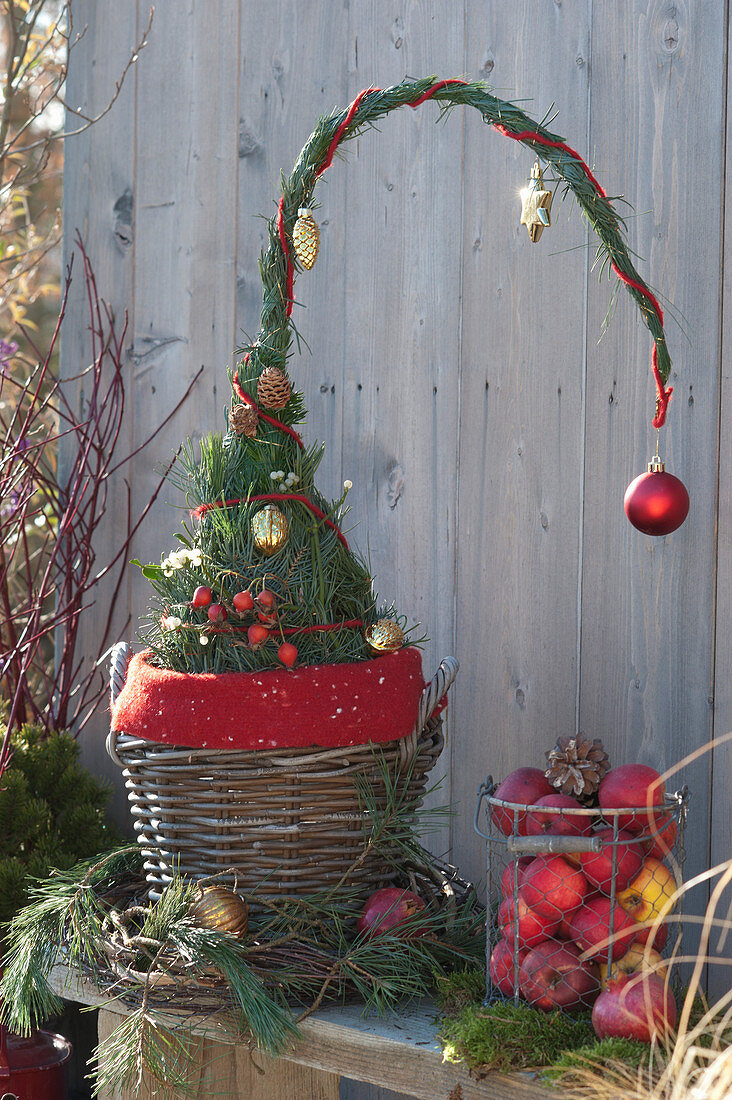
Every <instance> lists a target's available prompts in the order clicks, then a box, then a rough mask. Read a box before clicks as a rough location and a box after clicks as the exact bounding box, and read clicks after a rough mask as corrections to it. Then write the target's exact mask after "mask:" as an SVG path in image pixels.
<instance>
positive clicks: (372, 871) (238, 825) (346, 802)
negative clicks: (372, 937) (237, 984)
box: [107, 643, 459, 908]
mask: <svg viewBox="0 0 732 1100" xmlns="http://www.w3.org/2000/svg"><path fill="white" fill-rule="evenodd" d="M129 659H130V649H129V646H127V645H126V644H125V643H120V645H119V646H116V647H115V649H114V651H113V655H112V669H111V672H112V676H111V691H112V702H114V700H115V698H116V696H117V695H118V694H119V692H120V690H121V688H122V685H123V684H124V681H125V675H126V671H127V665H128V662H129ZM458 668H459V665H458V662H457V660H456V658H454V657H446V658H445V659H444V660H443V661H442V663H441V665H440V668H439V669H438V671H437V672H436V674H435V676H434V677H433V679H432V681H431V682H430V683H429V684H428V685H427V686H426V687H425V689H424V691H423V693H422V697H421V701H420V709H419V716H418V719H417V724H416V726H415V729H414V731H413V732H412V734H411V735H410V736H409V737H405V738H401V739H400V740H398V741H391V742H385V743H381V744H379V745H377V746H375V745H372V744H371V743H370V742H367V743H365V744H362V745H349V746H347V747H342V748H330V749H322V748H317V747H314V748H291V749H288V748H281V749H266V750H261V751H258V750H224V749H210V748H185V747H181V746H179V745H167V744H162V743H159V742H155V741H153V740H143V739H142V738H139V737H130V736H127V735H126V734H124V733H121V734H120V733H115V732H114V731H112V732H110V734H109V736H108V738H107V751H108V753H109V755H110V756H111V757H112V759H113V760H114V761H115V763H116V764H118V766H119V767H120V768H121V769H122V774H123V776H124V779H125V785H126V787H127V792H128V798H129V803H130V812H131V814H132V817H133V821H134V828H135V831H136V832H137V840H138V842H139V844H140V846H141V848H142V851H143V853H144V855H145V857H146V862H145V870H146V874H147V881H148V883H149V896H150V898H151V899H153V900H155V899H157V898H158V897H159V896H160V893H161V891H162V890H163V888H164V887H165V886H166V885H167V883H169V882H170V880H171V878H172V876H173V874H174V873H178V874H183V875H187V876H190V877H192V878H201V877H205V876H211V875H219V874H221V873H222V872H223V873H224V877H223V880H222V881H226V882H228V881H229V879H230V878H231V875H230V874H228V872H229V869H231V868H233V869H235V870H236V872H237V874H238V878H239V883H240V886H241V889H242V890H243V891H245V892H246V894H247V896H248V897H249V898H250V899H251V904H252V905H253V906H254V907H255V908H256V906H257V898H262V899H263V898H266V897H271V896H277V897H282V896H287V895H291V896H296V895H302V894H306V893H314V892H317V891H320V890H326V889H328V888H330V887H333V886H334V885H336V884H338V883H339V882H340V880H341V879H342V878H343V877H344V876H345V875H346V873H348V876H347V884H348V887H349V889H351V890H354V891H356V892H358V893H360V894H362V895H363V896H364V897H365V896H366V895H367V894H369V893H371V891H373V890H375V889H377V888H379V887H380V886H385V885H389V884H390V883H391V882H392V881H393V879H394V878H395V877H396V871H395V870H394V869H393V867H391V866H390V865H389V864H388V862H387V861H386V860H385V859H384V857H383V855H380V854H379V853H377V852H372V853H370V854H368V855H367V856H366V857H365V858H364V859H362V860H361V861H360V862H359V863H358V866H356V867H355V868H354V867H353V864H354V862H356V861H357V860H358V859H359V855H360V854H361V852H362V850H363V847H364V829H365V828H366V827H367V826H368V821H367V820H365V814H364V806H363V805H362V796H361V794H360V787H361V785H362V783H363V782H364V781H365V782H366V783H368V785H369V787H370V792H371V797H372V798H373V800H374V801H375V804H376V806H377V807H379V808H383V806H384V805H386V802H387V798H388V791H387V782H386V774H389V775H394V774H396V773H398V774H399V775H400V776H401V781H402V782H403V784H404V790H403V795H404V798H405V799H406V800H407V801H408V802H410V803H413V804H414V805H415V807H416V806H417V805H419V803H420V802H421V799H422V798H423V796H424V794H425V790H426V785H427V776H428V773H429V772H430V770H431V769H432V768H433V767H434V765H435V763H436V761H437V758H438V756H439V755H440V752H441V751H442V747H443V743H444V738H443V732H442V717H441V715H440V714H439V713H435V710H436V708H437V706H438V704H439V702H440V700H441V699H442V698H443V696H444V695H445V693H446V692H447V690H448V689H449V687H450V685H451V684H452V682H453V680H454V679H455V676H456V675H457V672H458ZM385 773H386V774H385ZM366 816H367V815H366ZM227 874H228V877H227ZM229 884H230V885H233V879H232V880H231V882H230V883H229Z"/></svg>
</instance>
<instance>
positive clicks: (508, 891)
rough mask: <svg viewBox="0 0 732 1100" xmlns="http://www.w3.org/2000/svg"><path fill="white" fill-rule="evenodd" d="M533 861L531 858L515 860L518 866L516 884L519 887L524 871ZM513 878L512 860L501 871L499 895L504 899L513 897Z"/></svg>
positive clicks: (523, 857)
mask: <svg viewBox="0 0 732 1100" xmlns="http://www.w3.org/2000/svg"><path fill="white" fill-rule="evenodd" d="M533 861H534V857H533V856H521V858H520V859H518V860H516V863H517V864H518V884H519V886H521V884H522V882H523V881H524V876H525V875H526V869H527V868H528V866H529V864H530V863H533ZM513 877H514V876H513V860H512V861H511V862H510V863H507V864H506V866H505V867H504V869H503V874H502V875H501V893H502V894H503V896H504V898H511V897H513V887H514V881H513Z"/></svg>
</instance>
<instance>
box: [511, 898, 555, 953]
mask: <svg viewBox="0 0 732 1100" xmlns="http://www.w3.org/2000/svg"><path fill="white" fill-rule="evenodd" d="M517 911H518V943H519V947H534V946H535V945H536V944H537V943H540V942H541V941H542V940H546V939H548V938H549V937H550V936H553V935H554V933H555V932H556V930H557V927H558V925H559V919H558V917H555V918H552V917H547V916H544V915H543V914H541V913H537V912H535V910H533V909H530V908H529V907H528V905H527V904H526V902H525V901H524V899H523V898H522V897H521V894H519V897H518V910H517V909H516V906H515V905H514V900H513V898H506V899H505V900H504V901H502V902H501V904H500V905H499V906H498V924H499V927H500V929H501V934H502V935H503V938H504V939H505V941H506V943H507V944H508V946H509V947H511V948H513V944H514V931H515V929H514V917H515V914H516V912H517Z"/></svg>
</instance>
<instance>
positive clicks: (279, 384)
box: [257, 367, 292, 409]
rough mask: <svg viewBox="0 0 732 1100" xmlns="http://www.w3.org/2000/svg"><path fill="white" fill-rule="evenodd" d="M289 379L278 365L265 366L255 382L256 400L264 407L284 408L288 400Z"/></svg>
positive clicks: (289, 390) (290, 391)
mask: <svg viewBox="0 0 732 1100" xmlns="http://www.w3.org/2000/svg"><path fill="white" fill-rule="evenodd" d="M291 393H292V387H291V386H290V380H289V378H288V377H287V375H286V374H285V372H284V371H282V370H280V368H279V367H265V368H264V370H263V371H262V373H261V374H260V376H259V380H258V382H257V400H258V401H259V404H260V405H262V406H263V407H264V408H265V409H284V407H285V405H286V404H287V402H288V401H289V400H290V394H291Z"/></svg>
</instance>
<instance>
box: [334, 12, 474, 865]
mask: <svg viewBox="0 0 732 1100" xmlns="http://www.w3.org/2000/svg"><path fill="white" fill-rule="evenodd" d="M349 34H350V41H351V48H352V52H351V58H352V71H351V73H350V74H349V99H350V98H352V97H353V96H355V95H356V94H357V93H358V92H359V91H360V90H361V89H362V88H364V87H368V86H370V85H372V84H376V85H377V86H378V87H388V86H389V85H390V84H395V83H398V82H399V81H400V80H401V79H402V78H403V76H404V74H405V73H409V74H413V75H415V76H421V75H423V74H425V73H430V72H433V73H435V74H436V75H438V76H441V77H442V76H444V77H448V76H453V75H455V74H460V73H462V71H463V68H464V50H465V43H464V26H463V19H462V11H461V10H460V7H459V6H458V7H457V8H456V9H455V10H454V12H453V14H452V17H451V18H449V19H444V20H438V19H435V18H434V16H433V15H432V14H431V13H430V12H429V11H428V10H427V9H425V8H424V7H422V6H421V5H398V6H397V7H396V8H394V7H393V5H391V4H388V3H386V2H384V0H373V2H371V3H367V4H359V5H351V10H350V13H349ZM463 116H464V112H463V110H462V109H460V110H458V111H456V112H455V114H454V115H453V116H452V117H451V118H450V119H449V120H448V121H447V122H446V123H445V124H444V125H436V122H437V108H436V106H435V105H434V104H431V103H425V104H424V105H423V106H421V107H419V108H418V109H417V110H415V111H412V110H409V109H408V108H402V109H401V110H400V111H397V112H393V113H392V114H391V115H390V116H389V117H388V118H387V119H385V120H384V122H383V124H381V125H380V127H379V132H366V133H364V134H363V135H362V136H361V137H360V138H359V139H358V140H357V141H356V142H352V143H351V148H350V151H349V152H348V154H347V160H348V163H347V164H334V166H333V168H332V169H331V172H332V173H333V174H335V173H338V174H340V175H343V176H344V177H346V202H345V208H344V209H343V211H342V215H341V216H342V217H343V218H344V219H345V220H346V237H345V252H344V257H343V263H344V295H343V298H342V305H341V306H340V308H341V309H342V310H343V324H344V341H345V346H344V358H343V367H342V379H343V381H342V398H341V406H340V411H339V415H340V417H341V418H342V421H343V456H342V463H343V475H344V476H345V477H348V478H350V479H351V480H352V481H353V486H354V488H353V491H352V494H351V505H352V509H353V511H352V515H353V518H354V522H355V523H357V524H358V526H357V527H356V530H355V531H354V533H353V538H354V541H355V543H356V545H358V546H359V547H360V549H361V550H362V552H364V553H368V555H369V558H370V563H371V569H372V572H373V576H374V578H375V586H376V591H377V592H378V594H379V597H380V599H381V600H382V601H383V602H384V603H388V602H390V601H392V600H393V601H394V603H395V605H396V606H397V607H398V608H399V610H400V611H401V612H402V613H403V614H404V615H406V616H407V618H408V620H409V622H410V623H420V624H421V627H420V629H419V630H417V632H416V635H417V636H419V635H420V634H421V633H424V634H426V635H427V636H428V641H427V642H426V643H425V645H424V652H423V665H424V673H425V676H426V677H427V678H429V677H431V676H432V674H433V673H434V671H435V669H436V668H437V667H438V665H439V662H440V660H441V659H442V657H444V656H445V655H446V654H448V653H452V652H453V651H454V645H455V638H454V607H453V578H454V571H455V503H456V497H457V491H456V490H457V473H456V455H457V437H458V397H459V389H458V385H459V325H460V260H461V257H460V249H461V244H460V241H461V234H460V224H461V205H462V169H461V161H462V149H463V125H464V117H463ZM458 682H459V680H458ZM453 690H454V689H453ZM448 713H449V712H448ZM456 736H457V737H459V738H460V739H461V740H462V737H464V736H465V731H463V732H462V733H461V732H460V731H458V732H457V733H456ZM447 761H448V751H446V752H445V753H444V754H443V760H442V761H440V762H439V763H438V765H437V767H436V768H435V771H434V773H433V775H432V779H433V781H435V782H438V781H439V780H440V779H443V778H444V776H445V773H446V771H447ZM432 801H433V803H435V802H436V803H437V804H443V805H444V804H445V803H446V802H448V801H449V786H448V785H447V783H443V786H442V788H441V789H440V790H439V791H438V792H437V793H436V794H435V795H434V796H433V799H432ZM430 843H431V845H432V847H433V848H434V849H435V850H437V851H439V852H445V851H446V850H447V848H448V844H449V834H448V829H447V828H446V827H442V828H438V827H437V826H435V829H434V832H433V833H432V835H431V837H430Z"/></svg>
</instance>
